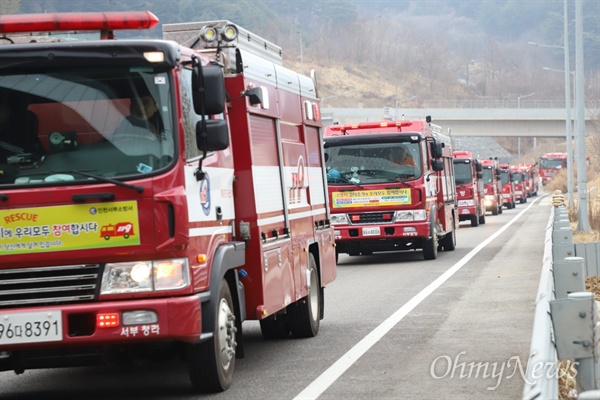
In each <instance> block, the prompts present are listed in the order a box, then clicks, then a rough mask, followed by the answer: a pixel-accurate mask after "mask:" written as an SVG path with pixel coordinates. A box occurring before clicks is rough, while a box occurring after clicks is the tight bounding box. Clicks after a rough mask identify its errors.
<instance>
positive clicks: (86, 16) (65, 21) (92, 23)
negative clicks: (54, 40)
mask: <svg viewBox="0 0 600 400" xmlns="http://www.w3.org/2000/svg"><path fill="white" fill-rule="evenodd" d="M157 24H158V17H157V16H156V15H154V14H153V13H151V12H150V11H128V12H69V13H49V14H15V15H0V34H11V33H13V34H14V33H40V32H75V33H76V32H89V31H100V32H101V35H100V37H101V39H114V38H115V35H114V31H116V30H126V29H151V28H153V27H154V26H156V25H157Z"/></svg>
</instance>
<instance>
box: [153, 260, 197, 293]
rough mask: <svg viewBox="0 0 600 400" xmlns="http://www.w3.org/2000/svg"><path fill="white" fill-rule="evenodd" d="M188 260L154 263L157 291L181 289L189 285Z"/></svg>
mask: <svg viewBox="0 0 600 400" xmlns="http://www.w3.org/2000/svg"><path fill="white" fill-rule="evenodd" d="M188 272H189V268H188V263H187V259H185V258H178V259H173V260H162V261H157V262H155V263H154V288H155V290H174V289H181V288H183V287H185V286H187V285H188V284H189V273H188Z"/></svg>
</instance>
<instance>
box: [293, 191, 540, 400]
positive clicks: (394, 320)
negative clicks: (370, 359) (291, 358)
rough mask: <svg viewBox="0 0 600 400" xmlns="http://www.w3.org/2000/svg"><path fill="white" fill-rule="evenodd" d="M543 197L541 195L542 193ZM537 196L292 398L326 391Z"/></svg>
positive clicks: (304, 399)
mask: <svg viewBox="0 0 600 400" xmlns="http://www.w3.org/2000/svg"><path fill="white" fill-rule="evenodd" d="M542 197H543V196H542ZM542 197H538V198H537V199H535V200H534V201H533V202H532V203H531V204H529V206H528V207H527V208H526V209H524V210H523V211H521V212H520V213H519V214H517V215H516V216H515V217H514V218H513V219H511V220H510V221H509V222H507V223H506V225H504V226H503V227H502V228H500V229H498V230H497V231H496V232H495V233H494V234H493V235H492V236H490V237H489V238H487V239H486V240H484V241H483V242H481V243H480V244H479V245H478V246H476V247H475V248H474V249H473V250H471V251H470V252H469V253H468V254H467V255H466V256H464V257H463V258H462V259H461V260H460V261H458V262H457V263H456V264H454V265H453V266H452V267H450V269H448V270H447V271H446V272H444V273H443V274H442V275H440V276H439V277H438V278H437V279H436V280H435V281H433V282H432V283H430V284H429V286H427V287H426V288H425V289H423V290H421V292H419V293H418V294H417V295H416V296H415V297H413V298H412V299H410V300H409V301H408V302H407V303H406V304H404V305H403V306H402V307H400V308H399V309H398V310H397V311H396V312H394V314H392V315H391V316H390V317H388V319H386V320H385V321H383V322H382V323H381V324H380V325H379V326H378V327H377V328H375V329H373V330H372V331H371V332H370V333H369V334H368V335H367V336H365V337H364V338H363V339H362V340H361V341H360V342H358V343H357V344H356V345H354V347H352V348H351V349H350V350H348V352H347V353H346V354H344V355H343V356H342V357H341V358H340V359H339V360H337V361H336V362H335V363H333V365H332V366H331V367H329V368H328V369H327V370H325V372H323V373H322V374H321V375H320V376H319V377H318V378H317V379H315V380H314V381H312V382H311V384H310V385H308V386H307V387H306V388H304V390H303V391H302V392H300V394H298V395H297V396H296V397H295V398H294V400H309V399H310V400H312V399H317V398H318V397H319V396H320V395H321V394H323V392H324V391H325V390H327V389H328V388H329V387H330V386H331V385H332V384H333V383H334V382H335V381H336V380H337V379H338V378H339V377H340V376H341V375H342V374H343V373H344V372H346V370H347V369H348V368H350V367H351V366H352V365H353V364H354V363H355V362H356V361H358V359H359V358H360V357H362V356H363V354H365V353H366V352H367V351H368V350H369V349H370V348H371V347H373V345H375V343H377V342H378V341H379V339H381V338H382V337H383V336H385V334H386V333H388V332H389V331H390V330H391V329H392V328H393V327H394V326H395V325H396V324H398V322H400V321H401V320H402V319H403V318H404V317H405V316H406V315H408V313H410V312H411V311H412V310H413V309H414V308H415V307H416V306H418V305H419V304H420V303H421V302H422V301H423V300H425V299H426V298H427V297H428V296H429V295H430V294H432V293H433V292H434V291H435V290H436V289H437V288H439V287H440V286H441V285H442V284H443V283H444V282H446V281H447V280H448V279H450V277H451V276H452V275H454V274H455V273H456V272H457V271H459V270H460V269H461V268H462V267H463V266H464V265H465V264H466V263H467V262H468V261H469V260H471V259H472V258H473V257H474V256H475V255H476V254H477V253H479V252H480V251H481V250H482V249H483V248H484V247H485V246H487V245H488V244H490V243H491V242H492V241H493V240H494V239H496V238H497V237H498V236H500V234H502V232H504V231H505V230H506V229H508V227H509V226H511V225H512V224H513V223H514V222H515V221H517V220H518V219H519V218H521V216H522V215H523V214H524V213H525V212H526V211H527V210H529V209H530V208H531V207H532V206H533V205H534V204H535V202H536V201H538V200H539V199H541V198H542Z"/></svg>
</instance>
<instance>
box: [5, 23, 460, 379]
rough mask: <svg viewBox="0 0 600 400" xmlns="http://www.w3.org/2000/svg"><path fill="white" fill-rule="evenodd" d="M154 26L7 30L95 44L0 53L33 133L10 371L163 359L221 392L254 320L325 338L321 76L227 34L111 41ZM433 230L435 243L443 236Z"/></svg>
mask: <svg viewBox="0 0 600 400" xmlns="http://www.w3.org/2000/svg"><path fill="white" fill-rule="evenodd" d="M157 23H158V19H157V18H156V17H155V16H154V15H153V14H152V13H150V12H127V13H116V12H113V13H85V14H83V13H82V14H76V13H63V14H61V13H56V14H52V13H48V14H37V15H3V16H0V34H3V35H8V37H9V38H10V37H11V35H14V34H17V35H18V34H21V33H26V34H29V32H38V33H39V32H49V31H50V32H51V33H52V34H53V35H56V34H58V33H60V32H65V33H68V32H71V31H85V32H88V31H100V38H101V39H102V40H93V41H74V40H69V41H67V42H65V41H60V40H59V41H56V42H54V41H45V42H43V43H41V41H36V42H37V43H28V42H23V41H21V42H19V40H17V39H15V40H14V44H7V45H3V46H0V99H10V103H8V102H7V103H6V104H2V106H3V107H6V106H10V107H11V108H13V110H14V111H15V113H18V115H19V116H20V117H21V118H23V116H24V115H27V117H26V120H27V121H29V122H32V121H35V124H29V125H32V129H31V131H29V132H26V130H27V128H29V126H26V124H25V123H23V122H22V121H24V119H21V120H19V119H15V120H14V122H13V123H14V124H15V127H17V125H18V124H21V125H19V129H18V131H21V133H22V135H21V136H20V137H12V138H10V137H9V138H6V137H2V141H8V140H11V139H14V140H15V143H13V146H12V147H9V146H3V148H2V149H1V150H3V151H4V150H7V149H8V150H9V151H12V154H11V153H9V154H8V155H2V156H0V200H1V208H0V238H1V239H2V241H1V245H0V280H2V283H3V284H2V285H0V371H6V370H14V371H15V372H17V373H22V372H23V371H24V370H27V369H35V368H51V367H62V366H70V365H84V364H95V363H99V362H110V363H114V362H117V361H119V360H127V359H130V358H136V357H137V356H139V357H140V358H141V359H147V358H149V355H150V354H152V353H151V352H154V351H157V352H164V351H167V352H172V353H174V354H177V353H181V354H182V355H183V359H185V360H186V362H187V369H188V375H189V379H190V381H191V383H192V386H193V387H194V388H195V389H196V390H198V391H222V390H225V389H227V388H228V387H229V386H230V385H231V382H232V379H233V373H234V367H235V360H236V358H238V357H241V356H243V335H242V322H243V321H244V320H249V319H253V320H259V321H260V327H261V330H262V333H263V335H264V336H265V337H267V338H284V337H287V336H289V335H290V334H291V335H292V336H294V337H311V336H315V335H316V334H317V332H318V331H319V324H320V320H321V318H322V316H323V310H324V287H325V286H326V285H327V284H329V283H331V282H332V281H333V280H334V278H335V277H336V262H335V241H334V231H333V227H332V226H331V225H330V217H329V210H328V207H327V197H328V194H327V189H326V180H325V169H324V165H323V163H324V161H323V160H324V156H323V153H322V145H321V135H322V125H321V121H320V110H319V100H318V97H317V91H316V87H315V82H314V79H311V78H310V77H307V76H304V75H300V74H298V73H296V72H294V71H291V70H289V69H286V68H284V67H283V66H282V60H281V48H279V47H278V46H276V45H274V44H272V43H270V42H267V41H266V40H264V39H262V38H261V37H258V36H256V35H254V34H252V33H251V32H248V31H245V30H244V29H243V28H241V27H238V26H236V25H234V24H232V23H230V22H228V21H212V22H209V23H202V22H198V23H183V24H173V25H164V26H163V34H164V38H165V39H168V40H150V39H144V40H112V39H113V38H114V31H116V30H120V29H149V28H152V27H153V26H155V25H156V24H157ZM25 31H27V32H25ZM56 37H60V35H56ZM104 39H106V40H104ZM19 43H23V44H19ZM184 44H185V45H184ZM186 46H189V47H186ZM148 104H150V106H148ZM136 109H137V110H139V109H142V110H145V111H142V112H141V114H139V115H132V116H131V117H128V114H129V113H130V110H131V112H132V113H133V112H134V110H136ZM138 113H139V111H138ZM19 121H21V122H19ZM15 131H17V130H15ZM413 136H414V137H415V139H414V143H415V144H416V145H418V146H423V145H424V144H425V140H426V139H425V137H423V136H421V135H420V134H419V133H416V132H415V133H413V134H412V136H410V137H408V139H407V140H408V141H409V142H410V140H412V139H411V137H413ZM427 143H428V144H429V143H434V144H436V145H437V146H434V147H432V149H434V150H436V151H440V148H441V143H440V142H439V141H437V140H433V139H430V138H427ZM0 154H4V153H0ZM436 155H437V153H436ZM438 156H439V157H441V154H439V155H438ZM427 162H428V163H429V164H428V166H429V165H433V166H436V168H437V166H438V165H439V163H440V162H441V161H438V159H435V160H433V159H432V160H429V159H427ZM427 173H429V172H427ZM405 179H408V178H407V177H404V176H403V177H402V181H404V180H405ZM421 182H422V178H421ZM432 182H436V181H432ZM358 184H359V183H357V185H358ZM442 184H447V182H445V183H440V185H442ZM397 185H398V187H399V188H398V189H397V192H398V201H400V202H405V201H406V196H408V197H410V196H411V193H406V191H407V190H406V189H405V187H406V185H404V184H403V183H402V182H398V183H397ZM427 189H428V190H431V191H433V190H434V189H435V188H429V187H428V188H427ZM434 194H435V193H434V192H432V193H429V191H428V192H427V196H432V195H434ZM413 195H414V196H417V199H419V198H420V197H419V196H425V189H424V188H422V192H420V191H415V192H414V194H413ZM428 198H429V197H428ZM425 201H426V200H425V197H423V198H422V201H421V202H419V203H418V204H419V205H420V206H423V205H424V204H425ZM416 203H417V202H416ZM406 215H408V213H407V214H406ZM406 215H405V216H406ZM433 222H434V224H433V229H434V230H433V231H432V232H433V233H432V235H431V236H433V240H437V236H438V235H442V234H445V233H447V229H448V228H446V226H447V225H445V224H446V223H447V222H445V221H444V222H441V223H438V221H437V219H435V220H434V221H433ZM440 227H443V230H440ZM428 229H429V227H426V228H423V232H426V233H423V234H427V235H429V232H430V231H429V230H428ZM451 240H454V239H453V231H452V239H451ZM435 243H436V244H437V242H435ZM451 245H452V246H453V242H452V243H451ZM433 246H434V247H435V244H434V245H433ZM446 246H447V247H448V246H450V245H449V244H447V240H446ZM429 249H430V252H433V251H434V248H432V247H431V245H430V247H429Z"/></svg>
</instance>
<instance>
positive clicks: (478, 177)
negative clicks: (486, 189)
mask: <svg viewBox="0 0 600 400" xmlns="http://www.w3.org/2000/svg"><path fill="white" fill-rule="evenodd" d="M477 179H483V172H482V171H477Z"/></svg>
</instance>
